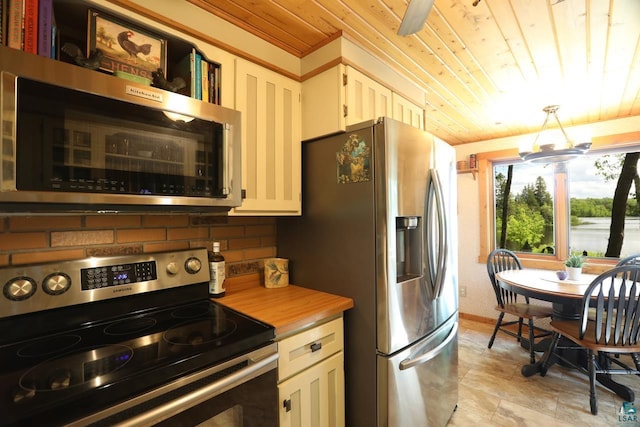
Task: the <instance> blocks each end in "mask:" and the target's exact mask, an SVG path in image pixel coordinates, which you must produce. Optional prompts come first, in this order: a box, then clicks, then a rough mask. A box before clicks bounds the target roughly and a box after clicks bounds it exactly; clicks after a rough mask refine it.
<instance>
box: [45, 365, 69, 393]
mask: <svg viewBox="0 0 640 427" xmlns="http://www.w3.org/2000/svg"><path fill="white" fill-rule="evenodd" d="M70 385H71V372H69V371H67V370H66V369H62V370H59V371H58V372H55V373H53V374H52V375H51V377H49V389H50V390H60V389H64V388H68V387H69V386H70Z"/></svg>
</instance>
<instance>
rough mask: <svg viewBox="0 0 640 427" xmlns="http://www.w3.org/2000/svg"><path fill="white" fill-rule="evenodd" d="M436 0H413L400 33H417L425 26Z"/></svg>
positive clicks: (399, 29) (405, 34)
mask: <svg viewBox="0 0 640 427" xmlns="http://www.w3.org/2000/svg"><path fill="white" fill-rule="evenodd" d="M434 1H435V0H411V1H410V2H409V6H407V11H406V12H405V13H404V17H403V18H402V22H401V23H400V28H398V35H400V36H408V35H409V34H413V33H417V32H418V31H420V30H421V29H422V27H423V26H424V23H425V21H426V20H427V16H429V12H431V8H432V7H433V2H434Z"/></svg>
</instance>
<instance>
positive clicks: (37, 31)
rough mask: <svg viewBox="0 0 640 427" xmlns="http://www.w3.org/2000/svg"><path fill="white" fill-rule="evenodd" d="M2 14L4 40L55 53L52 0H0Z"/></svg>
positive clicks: (32, 50)
mask: <svg viewBox="0 0 640 427" xmlns="http://www.w3.org/2000/svg"><path fill="white" fill-rule="evenodd" d="M5 15H6V16H5ZM0 17H1V18H2V21H0V22H1V23H2V24H3V25H2V32H1V33H0V36H1V38H2V40H3V44H6V45H7V46H8V47H11V48H13V49H20V50H23V51H25V52H29V53H34V54H38V55H42V56H47V57H54V53H53V52H54V42H55V37H54V34H55V29H54V22H55V20H54V16H53V0H0ZM5 40H6V43H4V41H5Z"/></svg>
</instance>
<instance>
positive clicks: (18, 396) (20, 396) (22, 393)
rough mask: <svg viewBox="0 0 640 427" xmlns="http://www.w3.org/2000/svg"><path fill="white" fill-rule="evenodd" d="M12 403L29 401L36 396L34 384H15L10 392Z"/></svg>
mask: <svg viewBox="0 0 640 427" xmlns="http://www.w3.org/2000/svg"><path fill="white" fill-rule="evenodd" d="M11 397H12V400H13V403H21V402H25V401H29V400H31V399H33V398H34V397H36V388H35V385H34V384H28V385H27V387H24V386H22V387H20V386H17V387H16V388H15V389H14V390H13V392H12V393H11Z"/></svg>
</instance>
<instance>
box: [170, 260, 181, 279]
mask: <svg viewBox="0 0 640 427" xmlns="http://www.w3.org/2000/svg"><path fill="white" fill-rule="evenodd" d="M179 271H180V270H179V269H178V264H176V263H175V262H170V263H169V264H167V273H169V276H175V275H176V274H178V272H179Z"/></svg>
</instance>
